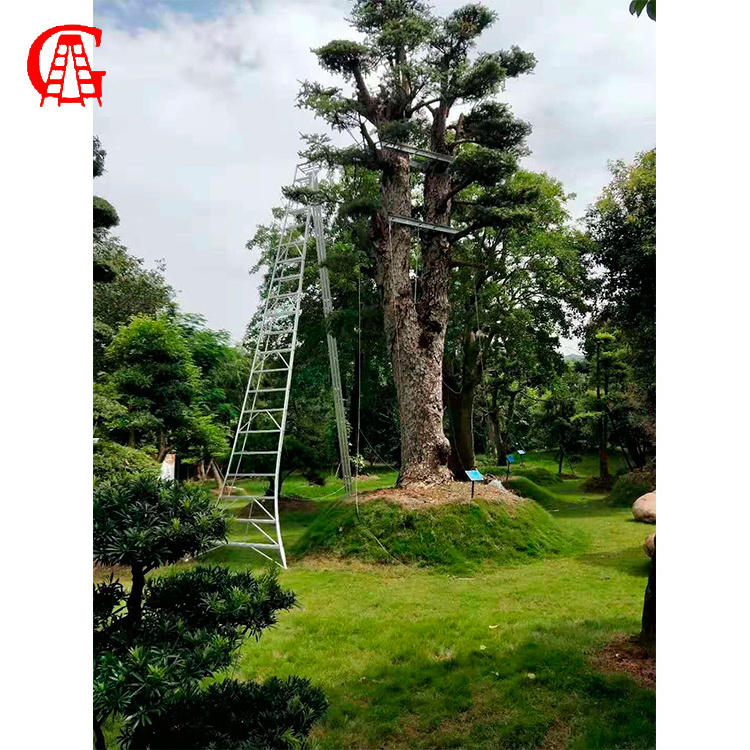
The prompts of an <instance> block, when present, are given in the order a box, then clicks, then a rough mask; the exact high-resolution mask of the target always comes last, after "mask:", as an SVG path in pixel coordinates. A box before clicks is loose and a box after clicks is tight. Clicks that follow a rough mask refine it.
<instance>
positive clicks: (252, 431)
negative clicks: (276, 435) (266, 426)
mask: <svg viewBox="0 0 750 750" xmlns="http://www.w3.org/2000/svg"><path fill="white" fill-rule="evenodd" d="M238 432H239V433H240V435H257V434H258V433H259V432H281V430H279V429H277V430H238Z"/></svg>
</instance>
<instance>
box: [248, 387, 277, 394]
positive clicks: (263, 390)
mask: <svg viewBox="0 0 750 750" xmlns="http://www.w3.org/2000/svg"><path fill="white" fill-rule="evenodd" d="M283 391H286V388H252V389H251V390H249V391H248V393H280V392H283Z"/></svg>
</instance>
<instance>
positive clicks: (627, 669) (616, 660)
mask: <svg viewBox="0 0 750 750" xmlns="http://www.w3.org/2000/svg"><path fill="white" fill-rule="evenodd" d="M591 661H592V663H593V665H594V666H595V667H596V668H597V669H601V670H602V671H603V672H611V673H618V674H626V675H628V676H629V677H632V678H633V679H634V680H635V681H636V682H637V683H638V684H640V685H643V686H644V687H652V688H653V687H656V654H654V653H652V652H650V651H648V650H647V649H645V648H643V646H641V645H640V644H639V643H638V642H637V640H636V637H635V636H620V637H619V638H615V640H613V641H610V642H609V643H608V644H607V645H606V646H605V647H604V648H603V649H601V650H600V651H597V652H596V653H595V654H594V656H593V658H592V660H591Z"/></svg>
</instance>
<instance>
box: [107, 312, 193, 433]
mask: <svg viewBox="0 0 750 750" xmlns="http://www.w3.org/2000/svg"><path fill="white" fill-rule="evenodd" d="M106 361H107V362H108V364H109V367H110V370H111V372H112V376H111V381H112V383H113V385H114V386H115V387H116V388H117V391H118V393H119V394H120V398H121V400H122V403H123V405H124V406H126V407H127V410H128V416H127V418H126V419H124V420H123V421H124V423H123V425H122V426H123V427H124V428H126V429H132V430H136V431H138V432H140V433H141V434H143V433H146V434H147V435H150V436H152V437H158V436H159V434H160V433H163V434H164V435H165V437H166V438H167V440H168V441H170V442H171V441H173V440H175V439H178V438H179V435H180V433H181V432H185V431H187V430H188V429H189V427H190V426H191V418H192V407H193V405H194V404H195V403H196V402H197V399H198V393H199V386H200V376H199V372H198V369H197V368H196V367H195V365H194V364H193V361H192V358H191V355H190V350H189V348H188V346H187V344H186V343H185V340H184V339H183V337H182V335H181V334H180V330H179V328H178V327H176V326H174V325H172V324H170V323H169V322H168V321H167V320H164V319H156V318H148V317H145V316H138V317H136V318H134V319H133V320H132V321H131V322H130V323H129V324H128V325H127V326H124V327H123V328H121V329H120V330H119V331H118V333H117V335H116V336H115V338H114V339H113V341H112V343H111V344H110V345H109V347H108V348H107V351H106Z"/></svg>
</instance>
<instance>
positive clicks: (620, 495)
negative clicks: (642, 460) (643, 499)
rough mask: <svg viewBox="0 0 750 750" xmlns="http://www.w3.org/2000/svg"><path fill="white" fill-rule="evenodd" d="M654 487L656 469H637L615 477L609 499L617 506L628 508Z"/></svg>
mask: <svg viewBox="0 0 750 750" xmlns="http://www.w3.org/2000/svg"><path fill="white" fill-rule="evenodd" d="M655 489H656V469H653V468H652V469H649V468H646V469H638V470H636V471H630V472H628V473H627V474H624V475H623V476H620V477H618V478H617V481H616V482H615V484H614V486H613V487H612V491H611V492H610V494H609V501H610V502H611V503H612V505H615V506H617V507H627V508H629V507H630V506H631V505H632V504H633V503H634V502H635V501H636V500H637V499H638V498H639V497H640V496H641V495H645V494H646V493H647V492H653V491H654V490H655Z"/></svg>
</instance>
